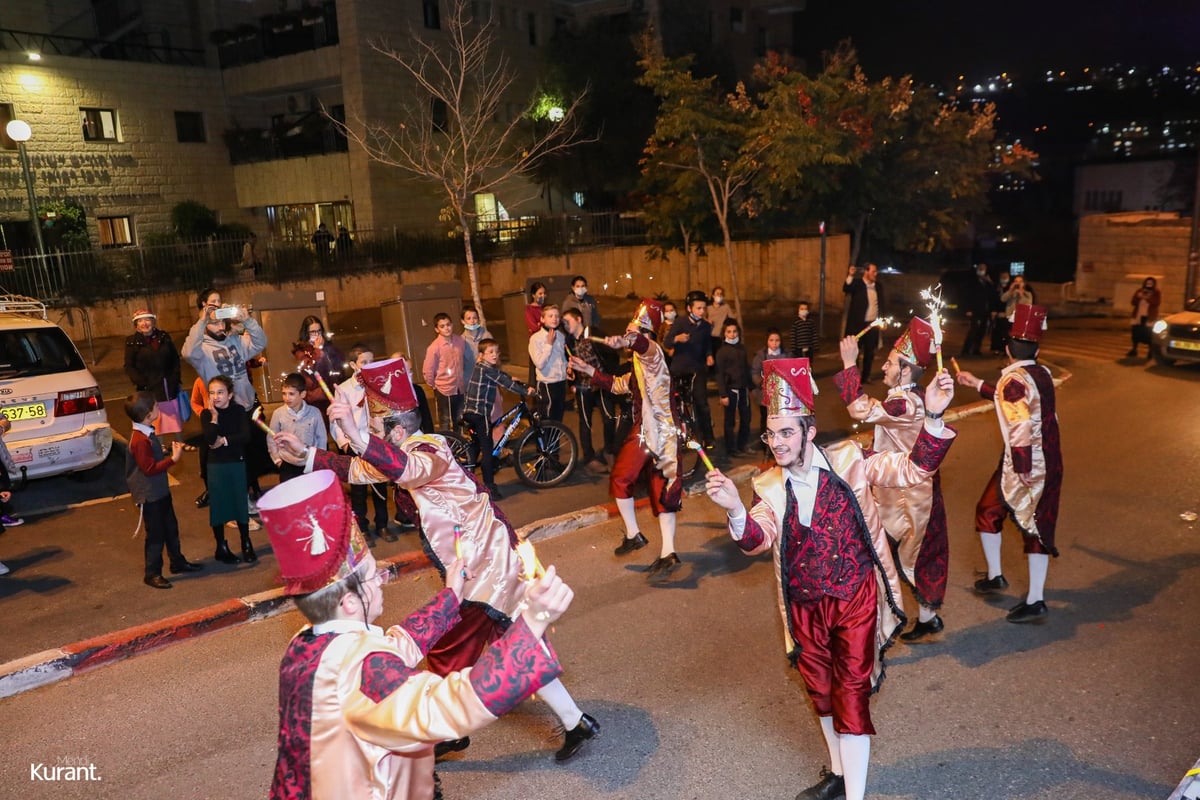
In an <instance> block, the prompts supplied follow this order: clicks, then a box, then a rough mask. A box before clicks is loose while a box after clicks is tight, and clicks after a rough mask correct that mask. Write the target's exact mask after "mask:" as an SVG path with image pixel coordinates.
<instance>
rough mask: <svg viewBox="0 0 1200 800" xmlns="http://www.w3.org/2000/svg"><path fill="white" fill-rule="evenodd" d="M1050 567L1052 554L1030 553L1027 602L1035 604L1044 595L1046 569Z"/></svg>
mask: <svg viewBox="0 0 1200 800" xmlns="http://www.w3.org/2000/svg"><path fill="white" fill-rule="evenodd" d="M1049 569H1050V556H1048V555H1046V554H1045V553H1030V554H1029V594H1028V595H1027V596H1026V597H1025V602H1026V603H1029V604H1030V605H1033V604H1034V603H1036V602H1038V601H1039V600H1043V599H1045V598H1044V597H1043V595H1044V593H1045V591H1046V571H1047V570H1049Z"/></svg>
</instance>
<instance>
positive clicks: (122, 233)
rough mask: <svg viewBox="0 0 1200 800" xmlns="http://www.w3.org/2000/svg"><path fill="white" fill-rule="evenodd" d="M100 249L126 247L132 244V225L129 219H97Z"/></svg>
mask: <svg viewBox="0 0 1200 800" xmlns="http://www.w3.org/2000/svg"><path fill="white" fill-rule="evenodd" d="M96 223H97V224H98V225H99V226H100V246H101V247H128V246H129V245H131V244H133V223H132V222H130V220H129V217H99V218H98V219H97V220H96Z"/></svg>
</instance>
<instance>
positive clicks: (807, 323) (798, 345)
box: [790, 300, 817, 359]
mask: <svg viewBox="0 0 1200 800" xmlns="http://www.w3.org/2000/svg"><path fill="white" fill-rule="evenodd" d="M790 344H791V349H792V357H793V358H808V359H811V358H812V357H813V356H814V355H816V353H817V323H816V320H814V319H812V317H810V316H809V311H808V301H807V300H801V301H800V305H799V308H798V309H797V311H796V319H794V320H793V321H792V330H791V342H790Z"/></svg>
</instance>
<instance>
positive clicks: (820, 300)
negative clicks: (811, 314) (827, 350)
mask: <svg viewBox="0 0 1200 800" xmlns="http://www.w3.org/2000/svg"><path fill="white" fill-rule="evenodd" d="M817 332H818V335H817V341H818V342H820V340H821V339H824V338H825V221H824V220H821V278H820V284H819V289H818V292H817ZM793 355H794V354H793Z"/></svg>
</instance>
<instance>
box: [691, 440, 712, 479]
mask: <svg viewBox="0 0 1200 800" xmlns="http://www.w3.org/2000/svg"><path fill="white" fill-rule="evenodd" d="M687 446H688V447H690V448H691V449H693V450H695V451H696V452H697V453H699V454H700V460H701V461H703V462H704V468H705V469H707V470H708V471H709V472H712V471H713V470H715V469H716V467H714V466H713V463H712V461H711V460H710V459H709V457H708V453H706V452H704V448H703V447H701V446H700V443H699V442H697V441H696V440H695V439H689V440H688V443H687Z"/></svg>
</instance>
